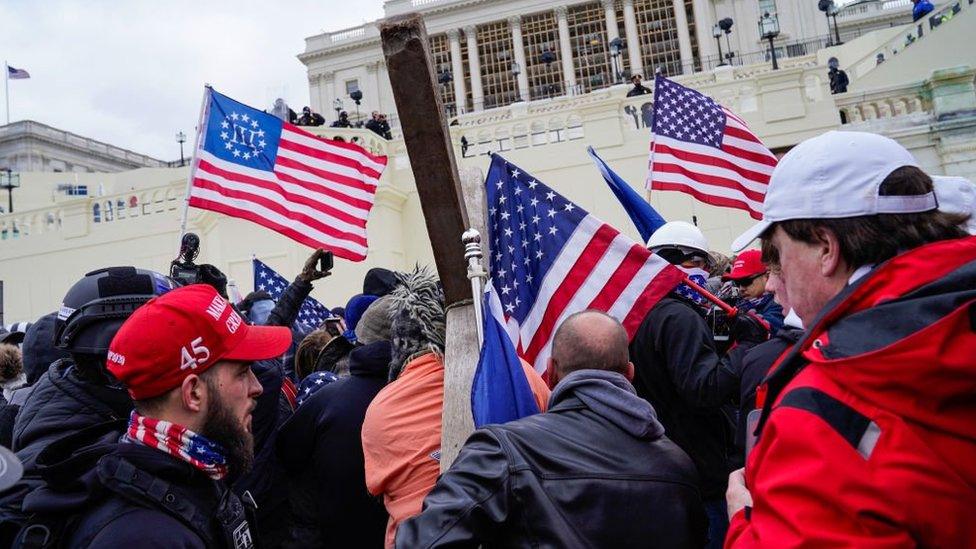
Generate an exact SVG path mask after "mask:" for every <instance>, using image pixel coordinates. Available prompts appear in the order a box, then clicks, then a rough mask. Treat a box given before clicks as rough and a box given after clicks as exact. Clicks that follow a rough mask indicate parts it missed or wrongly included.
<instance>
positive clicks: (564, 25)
mask: <svg viewBox="0 0 976 549" xmlns="http://www.w3.org/2000/svg"><path fill="white" fill-rule="evenodd" d="M567 11H568V10H567V8H566V6H556V9H555V12H556V22H557V23H558V25H559V56H560V57H562V64H563V85H564V86H566V89H565V90H564V91H565V92H566V95H574V94H575V93H576V69H575V68H574V67H573V45H572V44H571V43H570V38H569V21H568V20H567V19H566V13H567Z"/></svg>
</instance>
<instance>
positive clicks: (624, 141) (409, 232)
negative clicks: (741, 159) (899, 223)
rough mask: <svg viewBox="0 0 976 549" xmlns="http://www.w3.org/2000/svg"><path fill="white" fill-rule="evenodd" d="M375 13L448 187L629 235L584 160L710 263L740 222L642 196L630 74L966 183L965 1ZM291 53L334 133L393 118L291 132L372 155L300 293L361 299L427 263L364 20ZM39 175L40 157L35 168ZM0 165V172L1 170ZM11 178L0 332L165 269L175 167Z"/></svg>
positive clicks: (758, 124)
mask: <svg viewBox="0 0 976 549" xmlns="http://www.w3.org/2000/svg"><path fill="white" fill-rule="evenodd" d="M385 11H386V14H387V16H393V15H398V14H402V13H408V12H415V11H416V12H420V13H421V14H423V17H424V19H425V22H426V26H427V30H428V34H429V39H430V54H431V59H432V60H433V63H434V71H435V75H434V76H435V79H436V80H437V83H438V86H439V88H440V89H439V91H440V94H441V99H442V100H443V104H444V107H445V116H446V120H447V121H448V123H449V124H450V129H451V138H452V141H453V144H454V147H455V157H456V159H457V162H458V167H459V169H460V171H461V175H462V178H463V179H465V180H467V181H468V182H475V183H476V182H478V181H479V180H481V179H482V178H483V173H484V172H485V171H486V170H487V167H488V163H489V157H488V156H487V155H488V154H491V153H499V154H502V155H503V156H505V157H506V158H507V159H508V160H509V161H510V162H513V163H514V164H516V165H518V166H520V167H521V168H523V169H524V170H525V171H527V172H529V173H531V174H532V175H533V176H534V177H536V178H537V179H539V180H541V181H543V182H545V183H546V184H548V185H549V186H551V187H553V188H554V189H555V190H557V191H558V192H560V193H562V194H563V195H564V196H566V197H567V198H568V199H570V200H572V201H574V202H576V203H577V204H579V205H580V206H581V207H583V208H585V209H587V210H588V211H590V212H591V213H593V214H594V215H596V216H597V217H600V218H602V219H603V220H605V221H607V222H608V223H611V224H613V225H614V226H616V227H617V228H619V229H620V230H621V231H623V232H624V233H626V234H629V235H631V236H633V237H634V238H637V231H636V230H635V229H634V227H633V225H632V224H631V222H630V220H629V218H628V217H627V216H626V214H625V213H624V211H623V209H622V208H621V206H620V205H619V203H617V202H616V199H615V198H614V197H613V195H612V194H611V193H610V192H609V191H608V189H607V188H606V185H605V183H604V182H603V180H602V178H601V176H600V174H599V172H598V171H597V169H596V168H595V167H594V165H593V163H592V162H591V161H590V159H589V158H588V156H587V154H586V147H587V146H592V147H594V148H595V149H596V151H597V152H598V153H599V154H600V156H601V157H603V158H604V160H606V161H607V162H608V163H609V165H610V166H611V167H612V168H613V169H614V170H615V171H616V172H617V173H618V174H620V175H621V176H622V177H623V178H624V179H625V180H627V181H628V182H629V183H630V184H631V185H632V186H633V187H634V188H635V189H637V190H638V191H639V192H640V193H642V194H643V195H644V196H647V197H648V200H649V201H650V202H651V204H652V205H653V206H654V207H655V208H656V209H657V210H658V211H659V212H660V213H661V214H662V215H663V216H664V217H665V218H666V219H669V220H679V219H681V220H687V221H692V222H695V223H697V224H698V226H699V227H700V228H701V229H702V230H703V232H704V233H705V235H706V236H707V237H708V239H709V241H710V245H711V247H712V248H713V249H714V250H716V251H719V252H724V253H728V252H729V250H728V247H729V244H730V242H731V240H732V239H733V238H734V237H735V236H736V235H737V234H738V233H739V232H740V231H741V230H743V229H744V228H745V227H747V226H749V225H750V224H751V223H752V220H751V218H749V217H748V216H747V215H746V214H745V213H744V212H742V211H739V210H732V209H727V208H717V207H712V206H708V205H705V204H702V203H700V202H697V201H695V200H693V199H692V198H690V197H689V196H687V195H684V194H681V193H676V192H658V191H655V192H653V193H648V192H647V191H646V190H645V188H644V179H645V178H646V176H647V162H648V144H649V140H650V130H649V128H648V127H647V119H646V116H645V113H646V112H647V111H648V110H649V109H650V108H651V105H652V102H653V97H652V95H643V96H637V97H627V91H628V89H629V88H630V84H629V82H628V79H629V76H630V75H632V74H643V75H644V76H648V77H651V76H653V74H654V73H655V72H658V71H659V72H660V73H662V74H665V75H667V76H668V77H670V78H673V79H674V80H675V81H677V82H678V83H680V84H682V85H684V86H689V87H691V88H694V89H696V90H698V91H701V92H702V93H705V94H706V95H708V96H710V97H712V98H714V99H715V100H717V101H718V102H720V103H721V104H723V105H724V106H726V107H727V108H729V109H731V110H732V111H734V112H735V113H736V114H738V115H739V116H740V117H741V118H743V119H744V120H745V121H746V122H747V123H748V125H749V126H750V128H751V129H752V130H753V131H754V132H755V133H756V134H757V135H758V136H759V137H760V138H761V139H762V140H763V142H764V143H765V144H766V145H767V146H768V147H770V149H772V150H773V152H775V153H777V154H781V153H783V152H785V151H787V150H789V148H791V147H792V146H794V145H796V144H797V143H798V142H800V141H802V140H803V139H806V138H808V137H812V136H814V135H818V134H820V133H822V132H824V131H827V130H858V131H872V132H877V133H881V134H884V135H887V136H889V137H892V138H894V139H896V140H898V141H899V142H900V143H902V144H903V145H905V146H906V147H907V148H908V149H909V150H910V151H911V152H912V153H913V154H914V155H915V157H916V158H917V159H918V160H919V162H920V164H921V165H922V167H923V169H925V170H927V171H928V172H929V173H932V174H952V175H962V176H965V177H969V178H970V179H976V88H974V82H976V49H974V48H972V47H971V46H970V42H971V36H969V35H971V34H972V29H973V28H976V5H974V4H972V3H970V0H961V1H953V2H942V3H938V4H937V7H936V12H934V13H933V14H932V16H931V17H928V18H925V19H923V20H920V21H919V22H915V23H913V22H912V21H911V3H910V2H909V1H906V0H888V1H884V2H882V1H877V0H869V1H866V2H858V3H856V4H851V5H847V6H845V7H844V8H842V9H840V10H837V12H836V13H835V14H834V15H835V17H831V20H830V26H829V27H828V18H827V16H826V15H825V14H824V13H823V12H821V11H819V10H818V9H817V2H814V1H812V0H805V1H802V2H801V1H799V0H789V1H785V0H738V1H735V2H733V1H731V0H615V1H610V0H607V1H605V2H593V1H591V2H579V3H570V2H562V3H553V2H543V1H540V0H390V1H387V2H386V4H385ZM765 14H770V15H771V16H775V17H776V18H777V19H778V23H779V34H778V35H777V36H776V37H775V38H774V39H773V48H774V50H775V52H776V55H777V62H778V68H777V69H773V67H772V64H771V55H770V54H771V52H770V49H769V42H768V41H763V40H762V39H761V37H760V34H759V25H758V21H759V19H760V17H762V16H764V15H765ZM726 19H731V20H732V22H733V23H732V26H731V27H730V28H729V30H730V31H731V32H728V33H726V32H725V28H723V27H722V26H720V25H719V22H720V21H723V20H726ZM835 21H836V26H835ZM727 26H728V25H727V24H725V27H727ZM838 36H839V38H840V39H841V40H840V41H841V42H843V43H842V44H840V43H837V42H838V40H837V38H838ZM720 49H721V55H720V52H719V50H720ZM730 53H731V54H733V55H731V56H729V54H730ZM298 57H299V59H300V60H301V61H302V62H303V63H304V64H305V65H306V66H307V69H308V78H309V91H310V96H311V102H310V103H311V106H312V107H313V108H314V109H315V110H317V111H318V112H321V113H322V114H323V115H325V116H326V118H327V119H334V117H335V115H336V113H337V110H338V111H343V110H344V111H346V112H348V113H349V114H350V118H352V119H353V120H355V119H356V118H357V117H358V118H359V119H364V118H366V117H368V116H369V113H370V112H371V111H373V110H377V111H381V112H384V113H388V114H389V115H390V119H391V121H392V123H393V136H392V137H393V138H392V139H391V140H386V139H383V138H382V137H380V136H378V135H376V134H374V133H372V132H369V131H368V130H365V129H360V128H346V129H338V128H329V127H328V126H321V127H315V128H310V130H311V131H315V132H317V133H318V134H319V135H321V136H323V137H327V138H335V137H342V138H343V139H345V140H347V141H349V140H351V139H352V138H358V140H359V141H360V142H362V143H363V145H364V146H366V147H367V148H369V149H370V150H371V151H372V152H374V153H377V154H382V155H386V156H388V157H389V159H390V161H389V164H388V167H387V169H386V171H385V172H384V173H383V176H382V178H381V181H380V187H379V189H378V191H377V195H376V202H375V205H374V208H373V211H372V212H371V214H370V219H369V223H368V227H367V229H368V238H369V253H368V256H367V259H366V261H364V262H361V263H349V262H345V261H337V264H336V269H335V272H334V275H333V276H331V277H329V278H327V279H325V280H323V281H321V282H319V283H317V285H316V290H315V292H314V293H313V295H314V296H315V297H316V298H318V299H319V300H320V301H322V302H323V303H325V304H326V305H328V306H336V305H341V304H344V302H345V301H346V300H347V299H348V298H349V297H350V296H351V295H353V294H355V293H358V292H359V291H361V284H362V277H363V275H364V274H365V272H366V270H367V269H369V268H370V267H373V266H384V267H389V268H393V269H408V268H411V267H412V266H413V265H414V264H416V263H420V264H432V263H433V261H432V254H431V251H430V245H429V241H428V238H427V234H426V226H425V224H424V220H423V214H422V212H421V208H420V203H419V199H418V195H417V191H416V187H417V184H418V183H417V182H415V181H414V179H413V173H412V170H411V167H410V162H411V159H410V158H409V156H408V154H407V152H406V147H405V144H404V142H403V139H402V133H401V131H400V128H398V126H397V116H396V106H395V103H394V100H393V96H392V91H391V86H390V81H389V75H388V73H387V71H386V67H385V63H384V61H383V55H382V49H381V45H380V41H379V31H378V27H377V23H367V24H364V25H361V26H358V27H355V28H352V29H340V30H335V31H332V32H326V33H323V34H319V35H316V36H311V37H309V38H307V39H306V48H305V51H303V52H301V53H299V54H298ZM831 57H836V58H837V59H838V60H839V62H840V65H841V68H843V69H844V70H845V71H846V72H847V73H848V75H849V76H850V79H851V86H850V88H849V89H848V91H847V92H846V93H840V94H831V91H830V89H829V85H828V77H827V60H828V59H829V58H831ZM723 62H724V63H725V64H721V63H723ZM648 80H650V78H648ZM647 85H648V86H649V87H652V86H653V83H652V82H647ZM223 91H226V92H227V93H229V94H230V95H233V90H223ZM355 92H359V93H355ZM360 94H361V96H360ZM354 97H359V98H360V99H359V104H358V105H357V104H356V100H355V99H354ZM357 110H358V115H357ZM120 145H122V146H124V144H120ZM74 152H76V151H74ZM74 152H73V154H74ZM56 153H57V151H54V152H50V154H49V155H54V156H56ZM73 163H74V164H81V161H80V159H77V160H76V161H73ZM58 165H60V164H58V159H57V158H53V156H52V158H50V159H49V160H48V161H46V162H45V163H44V164H43V166H58ZM5 167H6V166H4V165H3V163H2V158H0V171H2V170H3V168H5ZM12 168H13V169H14V170H15V171H18V170H19V171H20V173H19V174H18V175H19V182H20V186H19V187H18V188H17V189H15V190H13V192H12V196H13V200H14V202H15V206H16V207H15V209H14V212H13V213H5V214H3V215H0V281H2V282H3V303H2V304H3V313H4V318H3V322H4V323H11V322H16V321H23V320H31V319H34V318H36V317H38V316H40V315H42V314H45V313H47V312H50V311H53V310H56V309H57V307H58V305H59V303H60V299H61V297H62V296H63V294H64V292H65V291H66V289H67V288H68V287H69V286H70V285H71V284H72V283H73V282H74V281H76V280H77V279H78V278H80V277H81V276H82V275H83V274H84V273H85V272H87V271H89V270H92V269H96V268H100V267H105V266H110V265H125V264H130V265H136V266H139V267H145V268H150V269H154V270H157V271H160V272H166V271H168V268H169V262H170V261H171V260H172V259H173V258H174V257H175V255H176V251H177V245H178V239H179V230H180V229H179V225H180V217H181V214H182V211H183V197H184V195H185V187H186V176H187V170H188V168H187V167H155V166H152V165H149V167H143V168H139V169H128V170H123V171H115V170H114V169H113V170H105V171H97V172H95V173H79V171H80V170H76V171H75V172H74V173H66V172H53V171H47V170H43V169H37V168H34V169H31V168H27V169H25V168H24V167H23V165H18V166H16V167H12ZM109 172H114V173H109ZM421 184H422V182H421ZM5 194H6V193H2V192H0V198H3V199H4V200H3V201H4V202H6V198H7V197H6V196H4V195H5ZM189 228H190V230H192V231H194V232H196V233H197V234H199V235H200V237H201V255H200V259H199V260H200V261H201V262H206V263H212V264H214V265H216V266H217V267H218V268H220V269H221V270H223V271H224V272H225V273H227V274H228V276H229V277H230V278H232V279H234V280H235V281H236V283H237V286H238V287H239V288H240V289H241V291H242V292H243V293H247V292H249V291H250V290H251V289H252V280H251V276H252V275H251V258H252V257H257V258H258V259H261V260H262V261H264V262H265V263H267V264H269V265H270V266H272V267H273V268H275V269H276V270H278V271H279V272H280V273H281V274H282V275H284V276H286V277H288V278H291V277H294V275H295V274H297V272H298V271H299V270H300V269H301V266H302V264H303V263H304V260H305V258H306V257H307V256H308V254H309V253H310V252H311V250H309V249H308V248H306V247H304V246H302V245H300V244H297V243H295V242H293V241H291V240H289V239H287V238H285V237H282V236H279V235H277V234H275V233H273V232H271V231H268V230H266V229H263V228H261V227H258V226H256V225H253V224H251V223H248V222H246V221H243V220H239V219H231V218H228V217H225V216H221V215H218V214H215V213H213V212H208V211H202V210H194V209H191V210H190V215H189ZM458 241H459V242H458V245H459V246H460V245H461V244H460V235H458Z"/></svg>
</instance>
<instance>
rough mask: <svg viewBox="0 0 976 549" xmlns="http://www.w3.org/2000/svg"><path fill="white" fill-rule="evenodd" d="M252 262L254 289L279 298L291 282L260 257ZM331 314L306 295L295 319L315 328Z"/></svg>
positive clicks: (276, 298)
mask: <svg viewBox="0 0 976 549" xmlns="http://www.w3.org/2000/svg"><path fill="white" fill-rule="evenodd" d="M252 262H253V263H254V291H258V290H263V291H265V292H268V295H270V296H271V299H274V300H275V301H278V300H279V299H281V294H283V293H284V292H285V288H287V287H288V286H289V285H290V284H291V283H290V282H288V280H287V279H286V278H285V277H283V276H281V275H280V274H278V272H277V271H275V270H274V269H272V268H271V267H269V266H268V265H267V264H266V263H264V262H263V261H261V260H260V259H258V258H254V259H253V260H252ZM331 316H332V312H331V311H329V309H328V307H326V306H325V305H322V304H321V303H319V301H318V300H317V299H315V298H314V297H306V298H305V301H304V302H302V306H301V308H300V309H298V319H297V320H298V322H301V323H303V324H305V325H307V326H308V327H310V328H311V329H313V330H315V329H317V328H319V327H320V326H322V323H324V322H325V319H327V318H329V317H331Z"/></svg>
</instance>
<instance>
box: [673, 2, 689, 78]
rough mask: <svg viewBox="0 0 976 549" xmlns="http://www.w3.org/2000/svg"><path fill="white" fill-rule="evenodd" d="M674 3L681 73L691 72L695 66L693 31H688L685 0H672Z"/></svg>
mask: <svg viewBox="0 0 976 549" xmlns="http://www.w3.org/2000/svg"><path fill="white" fill-rule="evenodd" d="M671 3H672V4H673V5H674V24H675V26H676V27H677V31H678V51H679V53H680V54H681V74H690V73H691V72H693V71H694V68H695V59H694V57H693V56H692V53H691V33H690V32H688V15H687V14H686V13H685V2H684V0H672V2H671Z"/></svg>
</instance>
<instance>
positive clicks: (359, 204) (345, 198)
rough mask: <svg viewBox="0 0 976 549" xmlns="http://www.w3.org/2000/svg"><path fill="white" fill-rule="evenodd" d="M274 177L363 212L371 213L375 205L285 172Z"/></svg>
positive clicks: (276, 173)
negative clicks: (370, 210)
mask: <svg viewBox="0 0 976 549" xmlns="http://www.w3.org/2000/svg"><path fill="white" fill-rule="evenodd" d="M274 175H275V177H277V178H278V179H280V180H281V181H284V182H285V183H293V184H295V185H300V186H302V187H304V188H306V189H308V190H310V191H315V192H319V193H322V194H324V195H326V196H328V197H330V198H335V199H336V200H341V201H342V202H345V203H346V204H349V205H350V206H353V207H355V208H359V209H361V210H366V211H369V209H370V208H372V207H373V203H372V202H370V201H368V200H363V199H362V198H356V197H354V196H349V195H347V194H345V193H342V192H339V191H337V190H335V189H333V188H331V187H329V186H327V185H324V184H322V183H309V182H308V181H305V180H304V179H299V178H297V177H295V176H293V175H290V174H287V173H283V172H277V171H276V172H275V173H274Z"/></svg>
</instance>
